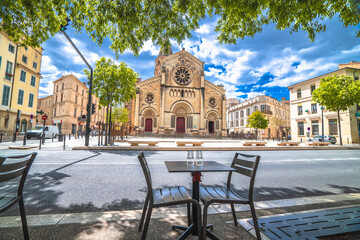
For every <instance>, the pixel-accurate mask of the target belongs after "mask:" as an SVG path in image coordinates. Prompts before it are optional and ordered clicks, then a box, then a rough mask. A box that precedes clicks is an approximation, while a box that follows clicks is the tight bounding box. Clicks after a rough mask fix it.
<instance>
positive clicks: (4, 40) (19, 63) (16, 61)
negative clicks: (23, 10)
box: [0, 32, 43, 134]
mask: <svg viewBox="0 0 360 240" xmlns="http://www.w3.org/2000/svg"><path fill="white" fill-rule="evenodd" d="M42 51H43V49H42V48H35V49H34V48H30V47H28V48H27V47H22V46H19V44H16V43H14V42H13V41H12V40H11V39H10V38H9V37H8V36H7V35H6V33H4V32H1V33H0V94H1V104H0V129H1V130H0V131H1V132H3V133H7V134H13V133H14V132H15V129H18V131H17V133H24V132H26V130H27V129H29V128H30V127H31V126H32V125H33V124H34V123H35V119H31V117H30V116H31V115H32V116H35V115H36V108H37V98H38V92H39V83H40V79H41V75H40V68H41V58H42ZM18 113H19V119H18V120H19V121H18V122H17V116H18Z"/></svg>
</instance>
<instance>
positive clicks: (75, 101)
mask: <svg viewBox="0 0 360 240" xmlns="http://www.w3.org/2000/svg"><path fill="white" fill-rule="evenodd" d="M75 103H76V104H77V96H75Z"/></svg>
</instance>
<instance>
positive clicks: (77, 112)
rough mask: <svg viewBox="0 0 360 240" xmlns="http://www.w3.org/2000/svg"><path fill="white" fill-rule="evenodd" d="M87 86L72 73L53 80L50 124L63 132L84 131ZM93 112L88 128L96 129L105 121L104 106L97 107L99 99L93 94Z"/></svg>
mask: <svg viewBox="0 0 360 240" xmlns="http://www.w3.org/2000/svg"><path fill="white" fill-rule="evenodd" d="M88 90H89V89H88V87H87V86H86V83H83V82H81V81H80V80H79V79H78V78H77V77H75V76H74V75H72V74H70V75H66V76H63V77H61V78H59V79H57V80H55V81H54V89H53V97H52V98H53V105H52V124H54V125H56V126H58V128H59V131H60V132H61V133H63V134H69V133H76V132H78V131H80V132H82V131H85V127H86V113H87V111H86V105H87V102H88V101H87V100H88V94H87V93H88ZM92 103H93V104H95V113H94V114H92V115H91V118H90V128H91V129H97V127H98V123H99V122H105V113H106V111H105V108H104V107H103V108H101V109H99V99H98V98H97V97H96V96H95V95H93V96H92Z"/></svg>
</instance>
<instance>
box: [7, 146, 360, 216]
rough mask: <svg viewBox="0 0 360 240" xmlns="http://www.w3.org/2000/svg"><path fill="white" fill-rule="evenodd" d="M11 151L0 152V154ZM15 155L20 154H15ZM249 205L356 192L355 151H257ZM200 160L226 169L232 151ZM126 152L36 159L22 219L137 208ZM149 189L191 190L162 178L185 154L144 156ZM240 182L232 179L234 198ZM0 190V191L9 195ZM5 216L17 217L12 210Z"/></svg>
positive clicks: (359, 158)
mask: <svg viewBox="0 0 360 240" xmlns="http://www.w3.org/2000/svg"><path fill="white" fill-rule="evenodd" d="M16 152H17V151H9V150H3V151H1V152H0V154H1V155H7V154H13V153H16ZM21 153H24V152H23V151H21ZM246 153H247V154H259V155H260V156H261V160H260V165H259V169H258V175H257V179H256V182H255V186H256V189H255V192H256V195H255V200H256V201H265V200H273V199H285V198H295V197H305V196H319V195H329V194H341V193H351V192H357V193H359V192H360V177H359V176H360V151H358V150H342V151H339V150H319V151H278V152H276V151H268V152H266V151H260V152H246ZM203 154H204V159H205V161H206V160H214V161H218V162H220V163H223V164H228V165H230V163H231V161H232V158H233V156H234V152H204V153H203ZM136 156H137V152H130V151H123V152H121V151H114V152H109V151H104V152H97V151H47V150H42V151H40V152H39V154H38V157H37V158H36V160H35V162H34V164H33V166H32V168H31V170H30V173H29V175H28V179H27V182H26V185H25V191H24V196H25V201H26V205H27V207H26V208H27V214H47V213H65V212H89V211H112V210H113V211H119V210H132V209H140V208H142V204H143V201H144V200H145V195H146V191H147V189H146V183H145V178H144V176H143V173H142V171H141V167H140V165H139V162H138V160H137V157H136ZM145 156H146V157H147V160H148V163H149V167H150V170H151V175H152V181H153V185H154V187H165V186H171V185H185V186H187V187H189V188H190V187H191V176H190V174H188V173H168V171H167V169H166V166H165V164H164V161H165V160H186V152H145ZM226 180H227V174H226V173H204V174H203V184H208V185H224V184H225V183H226ZM245 180H246V179H244V178H234V181H233V184H234V187H235V188H236V189H237V191H238V193H239V194H243V193H245V192H246V189H247V182H246V181H245ZM9 188H10V186H9V185H5V186H4V185H0V191H5V190H6V191H10V190H9ZM6 214H7V215H18V209H16V208H13V209H11V210H9V211H8V212H6Z"/></svg>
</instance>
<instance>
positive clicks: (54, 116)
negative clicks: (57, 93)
mask: <svg viewBox="0 0 360 240" xmlns="http://www.w3.org/2000/svg"><path fill="white" fill-rule="evenodd" d="M54 117H56V108H54Z"/></svg>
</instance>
